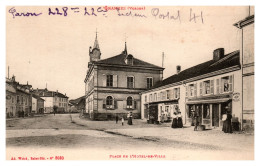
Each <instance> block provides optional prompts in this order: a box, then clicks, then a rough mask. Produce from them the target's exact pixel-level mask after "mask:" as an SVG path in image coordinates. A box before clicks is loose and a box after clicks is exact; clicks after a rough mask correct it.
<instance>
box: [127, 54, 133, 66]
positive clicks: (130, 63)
mask: <svg viewBox="0 0 260 166" xmlns="http://www.w3.org/2000/svg"><path fill="white" fill-rule="evenodd" d="M126 64H128V65H133V56H132V55H128V56H127V59H126Z"/></svg>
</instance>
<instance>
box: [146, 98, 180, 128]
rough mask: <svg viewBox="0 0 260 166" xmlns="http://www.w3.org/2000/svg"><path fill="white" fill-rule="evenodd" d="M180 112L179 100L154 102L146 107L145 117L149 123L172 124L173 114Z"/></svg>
mask: <svg viewBox="0 0 260 166" xmlns="http://www.w3.org/2000/svg"><path fill="white" fill-rule="evenodd" d="M178 110H179V106H178V100H170V101H164V102H153V103H149V104H146V105H145V109H144V117H147V119H148V122H149V123H153V122H154V123H159V122H161V123H163V122H170V121H171V120H172V116H173V113H174V112H177V111H178Z"/></svg>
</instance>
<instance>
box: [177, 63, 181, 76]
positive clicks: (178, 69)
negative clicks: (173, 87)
mask: <svg viewBox="0 0 260 166" xmlns="http://www.w3.org/2000/svg"><path fill="white" fill-rule="evenodd" d="M180 72H181V66H180V65H177V66H176V73H177V74H179V73H180Z"/></svg>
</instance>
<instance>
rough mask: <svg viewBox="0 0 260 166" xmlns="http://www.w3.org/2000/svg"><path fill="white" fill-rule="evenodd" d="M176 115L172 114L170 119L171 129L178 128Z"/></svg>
mask: <svg viewBox="0 0 260 166" xmlns="http://www.w3.org/2000/svg"><path fill="white" fill-rule="evenodd" d="M177 118H178V117H177V113H176V112H174V113H173V117H172V128H177V127H178V119H177Z"/></svg>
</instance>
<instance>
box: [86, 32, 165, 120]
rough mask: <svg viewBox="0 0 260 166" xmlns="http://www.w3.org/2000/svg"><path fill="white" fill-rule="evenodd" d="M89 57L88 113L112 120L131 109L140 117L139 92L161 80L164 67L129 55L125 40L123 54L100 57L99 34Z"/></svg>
mask: <svg viewBox="0 0 260 166" xmlns="http://www.w3.org/2000/svg"><path fill="white" fill-rule="evenodd" d="M89 56H90V61H89V63H88V71H87V74H86V77H85V81H84V82H85V96H86V98H85V100H86V107H85V108H86V112H85V115H86V116H89V117H90V118H91V119H93V120H94V119H111V118H114V117H115V116H116V115H118V116H119V117H122V116H124V117H126V115H127V113H129V112H132V114H133V117H134V118H140V117H141V112H140V110H141V109H140V108H141V96H140V92H142V91H144V90H147V89H149V88H151V87H152V86H153V85H154V84H156V83H158V82H159V81H161V80H162V73H163V68H161V67H159V66H156V65H153V64H150V63H147V62H144V61H142V60H140V59H137V58H136V57H134V56H133V55H131V54H128V53H127V48H126V43H125V49H124V51H123V52H122V53H121V54H119V55H116V56H113V57H110V58H107V59H101V52H100V48H99V44H98V41H97V36H96V40H95V43H94V47H93V49H92V48H91V47H90V49H89Z"/></svg>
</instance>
